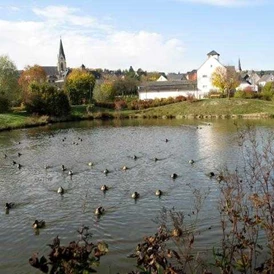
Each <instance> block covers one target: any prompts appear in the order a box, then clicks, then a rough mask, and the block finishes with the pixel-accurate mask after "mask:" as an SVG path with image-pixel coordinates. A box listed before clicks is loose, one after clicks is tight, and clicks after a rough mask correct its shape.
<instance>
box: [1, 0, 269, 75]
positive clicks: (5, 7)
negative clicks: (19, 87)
mask: <svg viewBox="0 0 274 274" xmlns="http://www.w3.org/2000/svg"><path fill="white" fill-rule="evenodd" d="M56 2H57V1H51V0H48V1H43V0H39V1H38V0H37V1H23V0H13V1H11V0H9V1H7V0H0V41H1V42H0V55H3V54H7V55H9V57H10V58H11V59H12V60H13V61H14V62H15V64H16V65H17V67H18V68H19V69H22V68H24V67H25V66H26V65H33V64H39V65H56V62H57V53H58V47H59V39H60V36H61V37H62V40H63V45H64V50H65V54H66V58H67V65H68V66H69V67H79V66H80V65H81V64H82V63H83V64H85V65H86V66H87V67H89V68H108V69H119V68H121V69H126V68H129V66H133V68H135V69H138V68H142V69H144V70H147V71H164V72H179V71H180V72H187V71H190V70H192V69H197V68H199V66H200V65H201V64H202V63H203V62H204V61H205V59H206V54H207V53H208V52H209V51H211V50H216V51H217V52H218V53H219V54H220V61H221V63H223V64H224V65H237V63H238V58H240V59H241V63H242V68H243V69H255V70H270V69H274V54H273V45H274V35H273V26H274V16H273V14H274V1H273V0H257V1H256V0H138V1H137V0H115V1H113V0H82V1H72V0H66V1H62V0H61V1H58V4H56Z"/></svg>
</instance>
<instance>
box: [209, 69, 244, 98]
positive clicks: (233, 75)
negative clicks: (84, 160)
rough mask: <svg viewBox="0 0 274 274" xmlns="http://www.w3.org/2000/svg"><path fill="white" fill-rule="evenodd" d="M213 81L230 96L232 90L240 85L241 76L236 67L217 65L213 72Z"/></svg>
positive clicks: (214, 84)
mask: <svg viewBox="0 0 274 274" xmlns="http://www.w3.org/2000/svg"><path fill="white" fill-rule="evenodd" d="M211 83H212V85H213V86H215V87H217V88H219V89H220V90H221V92H222V93H223V94H226V95H227V97H228V98H229V95H230V92H231V91H232V90H234V89H235V88H236V87H237V86H238V85H239V76H238V74H237V72H236V71H235V68H234V67H217V68H216V69H215V71H214V72H213V73H212V76H211Z"/></svg>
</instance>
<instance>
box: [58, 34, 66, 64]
mask: <svg viewBox="0 0 274 274" xmlns="http://www.w3.org/2000/svg"><path fill="white" fill-rule="evenodd" d="M60 56H63V58H64V59H65V60H66V56H65V52H64V48H63V43H62V39H61V38H60V47H59V57H60Z"/></svg>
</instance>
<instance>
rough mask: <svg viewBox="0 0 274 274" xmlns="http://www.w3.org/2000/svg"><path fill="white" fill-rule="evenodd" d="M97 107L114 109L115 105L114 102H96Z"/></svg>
mask: <svg viewBox="0 0 274 274" xmlns="http://www.w3.org/2000/svg"><path fill="white" fill-rule="evenodd" d="M95 106H96V107H100V108H109V109H114V108H115V104H114V103H112V102H95Z"/></svg>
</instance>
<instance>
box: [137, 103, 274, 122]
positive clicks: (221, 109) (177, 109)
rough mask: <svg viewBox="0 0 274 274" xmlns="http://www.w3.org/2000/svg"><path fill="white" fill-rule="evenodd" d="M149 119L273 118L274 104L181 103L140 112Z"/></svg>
mask: <svg viewBox="0 0 274 274" xmlns="http://www.w3.org/2000/svg"><path fill="white" fill-rule="evenodd" d="M140 114H142V115H146V116H148V117H163V116H167V117H177V118H179V117H180V116H182V117H185V118H191V117H194V118H215V117H227V118H231V117H233V118H245V117H246V118H248V117H250V118H255V117H261V118H266V117H268V118H272V117H274V102H272V101H262V100H255V99H254V100H248V99H247V100H245V99H230V100H228V99H210V100H202V101H197V102H192V103H190V102H181V103H175V104H172V105H166V106H162V107H156V108H151V109H146V110H143V111H141V112H140Z"/></svg>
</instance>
